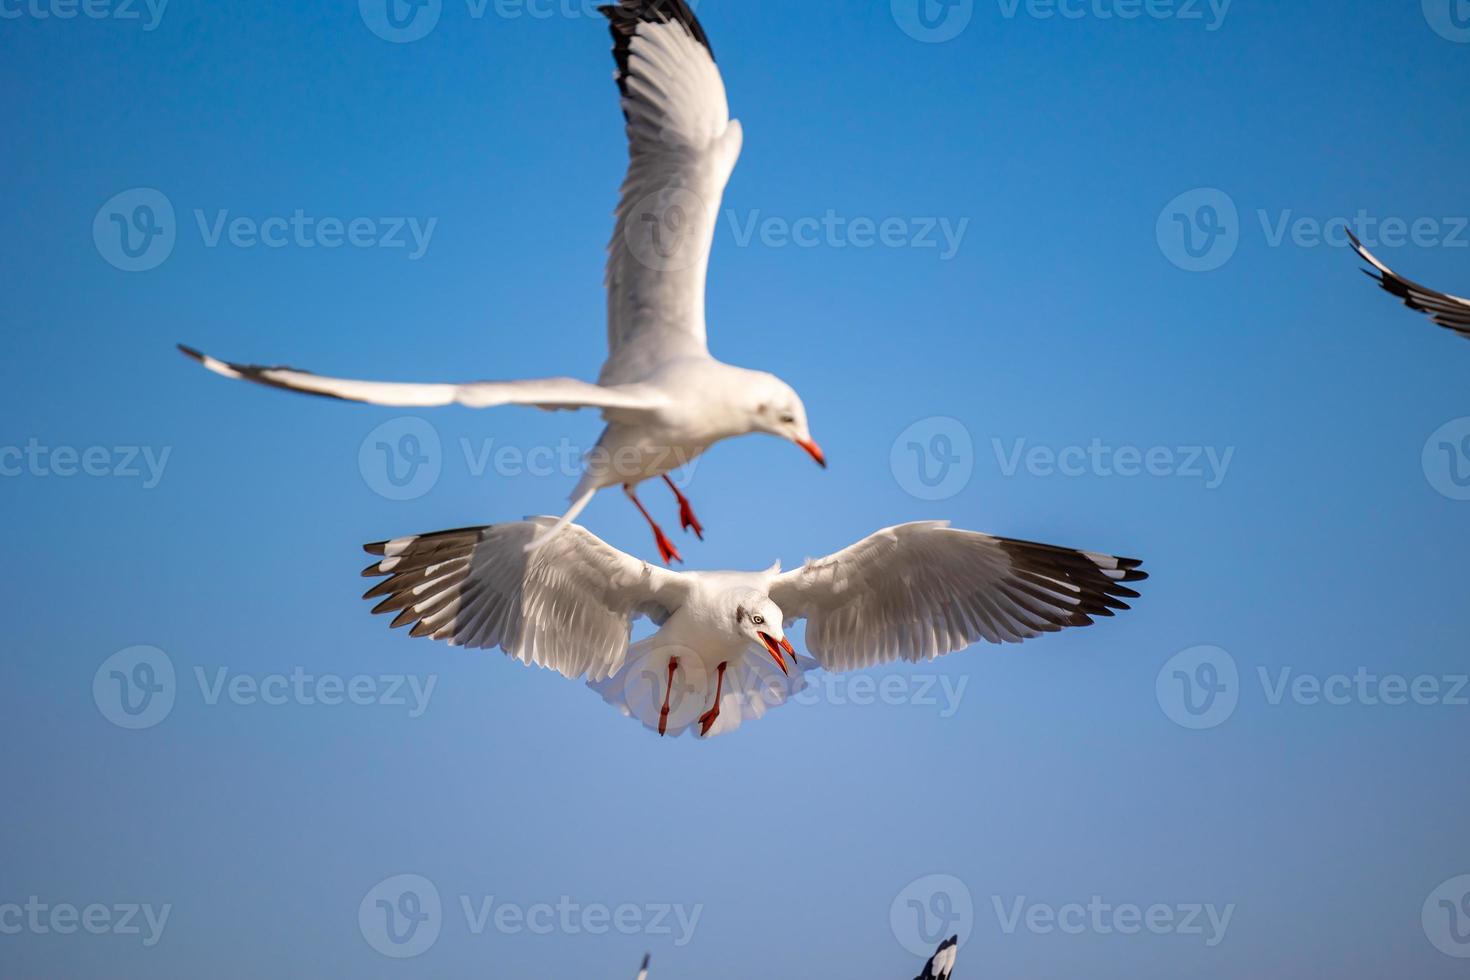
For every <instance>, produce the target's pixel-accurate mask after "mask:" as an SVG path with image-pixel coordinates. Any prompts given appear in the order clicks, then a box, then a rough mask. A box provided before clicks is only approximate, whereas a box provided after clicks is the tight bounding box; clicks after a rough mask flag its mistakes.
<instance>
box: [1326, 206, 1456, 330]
mask: <svg viewBox="0 0 1470 980" xmlns="http://www.w3.org/2000/svg"><path fill="white" fill-rule="evenodd" d="M1348 237H1349V238H1351V239H1352V240H1353V248H1354V249H1355V250H1356V251H1357V253H1358V255H1359V256H1361V257H1362V259H1363V261H1364V262H1367V263H1368V264H1369V265H1371V266H1372V267H1373V270H1372V271H1369V270H1367V269H1364V270H1363V272H1364V273H1366V274H1367V276H1368V278H1370V279H1372V280H1373V281H1375V282H1377V283H1378V285H1380V286H1382V287H1383V288H1384V290H1386V291H1387V292H1389V293H1392V294H1393V295H1395V296H1397V297H1398V298H1399V299H1401V300H1403V301H1404V305H1405V306H1407V307H1408V308H1409V309H1411V310H1415V311H1417V312H1419V313H1427V314H1429V316H1430V317H1431V318H1433V320H1434V322H1435V323H1437V324H1439V325H1440V326H1441V327H1444V328H1445V329H1447V330H1453V331H1455V332H1456V333H1458V334H1459V335H1460V336H1461V337H1470V299H1461V298H1460V297H1459V296H1451V295H1450V294H1449V293H1442V292H1440V291H1439V290H1437V289H1430V288H1429V287H1428V286H1421V285H1419V284H1418V283H1417V282H1415V281H1414V280H1412V279H1405V278H1404V277H1403V276H1401V275H1399V274H1398V273H1397V272H1394V271H1393V270H1392V269H1390V268H1389V267H1388V266H1386V265H1384V264H1383V263H1382V262H1380V261H1378V258H1377V257H1376V256H1375V255H1374V254H1373V253H1372V252H1370V251H1368V249H1367V247H1366V246H1365V245H1364V244H1363V243H1362V242H1361V241H1359V240H1358V236H1357V235H1354V234H1353V233H1352V232H1348Z"/></svg>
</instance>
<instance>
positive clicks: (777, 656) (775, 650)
mask: <svg viewBox="0 0 1470 980" xmlns="http://www.w3.org/2000/svg"><path fill="white" fill-rule="evenodd" d="M760 638H761V642H762V643H764V644H765V645H766V652H767V653H769V654H770V655H771V659H772V660H774V661H776V666H777V667H780V668H781V673H783V674H790V673H791V671H790V670H788V669H787V667H786V658H785V657H783V656H781V651H782V650H785V651H786V652H787V653H789V654H791V659H792V660H795V659H796V650H795V649H793V648H792V646H791V641H790V640H788V639H786V637H784V636H783V637H781V642H780V643H777V642H776V641H775V640H774V639H772V638H771V636H770V634H769V633H762V634H760Z"/></svg>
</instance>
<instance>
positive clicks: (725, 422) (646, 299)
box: [180, 0, 827, 563]
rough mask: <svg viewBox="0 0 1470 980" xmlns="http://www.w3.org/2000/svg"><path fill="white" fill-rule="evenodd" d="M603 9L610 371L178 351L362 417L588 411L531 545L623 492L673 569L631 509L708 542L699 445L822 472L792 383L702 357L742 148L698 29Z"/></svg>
mask: <svg viewBox="0 0 1470 980" xmlns="http://www.w3.org/2000/svg"><path fill="white" fill-rule="evenodd" d="M599 9H600V10H601V11H602V13H603V14H605V15H606V16H607V18H608V20H609V21H610V22H611V25H612V36H613V56H614V58H615V60H616V62H617V73H616V77H617V82H618V88H619V90H620V91H621V93H622V105H623V115H624V117H625V119H626V122H627V136H628V152H629V164H628V174H627V177H626V178H625V179H624V181H623V187H622V198H621V200H620V201H619V202H618V207H617V211H616V215H617V223H616V226H615V228H614V230H613V237H612V241H611V243H610V244H609V245H608V262H607V277H606V286H607V336H608V358H607V362H606V363H605V364H604V365H603V368H602V374H601V375H600V376H599V378H598V379H597V383H596V384H591V383H588V382H585V381H578V380H576V379H573V378H543V379H539V380H534V381H479V382H471V383H468V384H401V383H395V382H383V381H351V380H347V379H343V378H327V377H322V376H321V375H316V374H311V373H309V372H306V371H298V370H295V369H292V368H287V367H260V366H256V365H246V364H233V363H229V362H226V361H221V360H217V359H215V358H213V357H210V356H208V355H207V354H203V353H201V352H199V351H197V350H194V349H193V348H190V347H184V346H182V345H180V349H181V350H182V351H183V352H184V353H185V354H187V355H189V356H190V357H193V358H195V359H196V360H198V361H199V362H200V363H201V364H203V365H204V366H205V367H206V368H208V369H209V370H211V371H213V372H215V373H216V374H221V375H224V376H225V377H227V378H240V379H243V380H245V381H254V382H256V383H257V384H263V385H270V386H272V387H275V388H285V389H287V390H289V391H299V392H304V393H307V394H312V395H322V396H326V397H329V398H340V399H344V400H347V401H356V402H367V403H369V404H372V405H391V406H395V407H410V406H414V407H417V406H435V405H450V404H455V403H458V404H461V405H467V406H469V407H471V408H488V407H490V406H493V405H533V406H535V407H537V408H542V409H546V410H548V411H555V410H560V409H582V408H593V409H598V410H600V411H601V413H602V417H603V419H604V421H606V422H607V428H606V429H605V430H604V431H603V433H602V437H601V439H600V440H599V441H598V444H597V448H596V449H595V450H594V451H593V452H592V453H589V454H588V457H587V460H586V462H585V471H584V474H583V476H582V479H581V481H580V482H579V483H578V484H577V487H576V489H575V490H573V492H572V497H571V499H572V505H571V508H570V509H569V510H568V511H567V512H566V514H565V515H563V517H562V518H561V520H560V521H558V522H557V523H556V524H555V525H553V526H552V527H551V528H549V529H548V530H547V533H546V535H545V537H543V538H541V539H538V541H537V542H536V543H535V545H533V546H539V545H540V544H542V543H544V542H545V541H546V540H548V539H549V538H550V537H551V535H552V534H555V533H557V532H559V531H561V530H562V529H563V528H565V527H566V525H567V524H569V523H570V522H571V521H572V520H574V519H575V518H576V517H577V515H578V514H580V513H581V512H582V509H583V508H584V507H586V506H587V504H588V503H589V502H590V501H591V500H592V495H593V494H595V493H596V492H597V491H598V490H601V489H603V488H604V487H611V486H618V485H621V486H622V487H623V489H624V491H625V492H626V493H627V495H628V497H629V499H631V500H632V501H633V503H634V504H635V505H636V506H637V507H638V510H639V511H640V512H641V513H642V514H643V516H644V518H646V519H647V520H648V523H649V525H650V526H651V527H652V528H653V534H654V540H655V542H656V543H657V545H658V549H659V555H660V557H661V558H662V559H663V560H664V562H665V563H668V562H669V561H671V560H680V561H682V560H683V559H682V558H680V556H679V552H678V550H677V549H676V548H675V547H674V545H673V543H672V542H670V541H669V539H668V537H667V536H666V535H665V534H664V532H663V530H662V529H660V527H659V526H658V523H657V522H656V521H654V519H653V518H652V516H650V515H649V513H648V511H647V509H645V508H644V506H643V504H642V503H641V502H639V500H638V497H637V494H636V487H637V485H638V484H640V483H642V482H643V481H644V480H650V479H653V478H655V477H663V479H664V481H665V482H667V483H668V485H669V488H670V489H671V490H673V491H674V495H675V497H676V498H677V500H678V503H679V521H680V524H681V526H682V527H683V528H684V529H685V530H693V531H694V533H695V534H697V535H699V536H700V537H701V538H703V537H704V529H703V528H702V527H701V526H700V524H699V521H698V520H697V519H696V518H695V516H694V511H693V509H692V508H691V507H690V505H689V501H688V500H687V499H686V498H685V497H684V495H683V494H682V493H681V492H680V491H679V488H678V487H677V486H676V485H675V484H674V481H673V480H671V479H670V478H669V476H668V474H669V473H670V472H671V471H673V470H676V469H678V468H680V467H682V466H685V465H687V464H688V463H689V462H690V461H692V460H693V459H694V458H695V457H696V456H698V455H700V454H701V453H703V452H704V451H705V450H706V449H708V448H709V447H710V446H712V445H714V444H715V443H717V442H719V441H721V440H722V439H729V438H732V437H734V436H743V435H749V434H751V433H757V432H762V433H767V434H770V435H775V436H779V437H781V438H783V439H788V440H790V441H791V442H794V443H796V444H797V445H798V446H800V447H801V448H802V449H804V450H806V451H807V452H808V453H809V454H810V455H811V456H812V458H813V459H815V460H816V461H817V462H818V463H819V464H821V465H822V466H824V467H825V466H826V465H827V463H826V459H825V458H824V457H823V455H822V450H821V449H820V448H819V447H818V446H817V444H816V442H814V441H813V440H812V436H811V431H810V429H809V428H808V427H807V417H806V407H805V406H804V405H803V404H802V401H801V398H799V397H798V396H797V394H796V392H795V390H793V389H792V387H791V386H790V385H788V384H786V383H785V382H784V381H782V380H781V379H779V378H777V377H776V376H774V375H772V374H768V373H766V372H764V371H751V370H746V369H744V368H738V367H734V366H732V365H729V364H725V363H722V362H720V361H717V360H715V359H714V358H713V357H711V356H710V353H709V347H708V344H707V342H706V334H705V319H704V291H705V277H706V274H707V270H708V265H709V255H710V249H711V247H712V246H713V243H714V233H715V222H716V218H717V215H718V213H719V208H720V202H721V200H722V199H723V197H724V192H725V184H726V183H727V182H728V181H729V179H730V173H731V171H732V170H733V169H734V167H735V161H736V158H738V157H739V155H740V145H741V139H742V137H741V129H740V123H739V122H737V121H735V120H733V119H731V118H730V110H729V106H728V104H727V102H726V99H725V83H724V81H723V80H722V79H721V78H720V72H719V69H718V68H716V67H715V58H714V54H713V52H712V51H711V50H710V46H709V39H708V38H707V37H705V33H704V28H703V27H701V26H700V23H699V21H698V20H697V19H696V18H695V16H694V13H693V12H692V11H691V10H690V9H689V7H688V5H687V4H686V3H685V0H619V2H618V3H617V4H614V5H610V6H605V7H601V8H599Z"/></svg>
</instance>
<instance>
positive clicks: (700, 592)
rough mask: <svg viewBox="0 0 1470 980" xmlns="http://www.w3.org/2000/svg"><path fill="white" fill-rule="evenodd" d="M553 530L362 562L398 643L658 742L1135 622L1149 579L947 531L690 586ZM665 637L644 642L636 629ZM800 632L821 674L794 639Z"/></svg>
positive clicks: (438, 543)
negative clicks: (582, 694) (824, 690)
mask: <svg viewBox="0 0 1470 980" xmlns="http://www.w3.org/2000/svg"><path fill="white" fill-rule="evenodd" d="M554 523H555V522H554V520H553V519H552V518H550V517H541V518H535V519H532V520H528V521H519V522H513V523H506V524H496V525H492V526H489V527H476V528H466V529H462V530H457V531H443V532H440V533H437V534H425V535H418V536H412V537H404V538H398V539H396V540H393V541H382V542H379V543H377V544H370V545H366V546H364V548H365V550H366V551H367V552H368V554H370V555H374V556H377V558H378V560H377V561H376V562H374V563H373V564H372V565H369V566H368V567H367V568H366V569H364V570H363V575H364V576H365V577H368V578H380V579H382V581H380V582H378V583H376V584H375V585H374V586H373V587H372V588H370V589H369V590H368V591H367V593H366V595H364V597H363V598H365V599H369V600H373V599H377V600H380V601H379V602H378V604H377V606H376V607H375V608H374V609H373V612H375V613H380V614H384V613H392V614H393V615H394V619H393V623H392V625H393V628H395V629H396V628H400V627H404V626H411V627H412V630H411V635H412V636H415V637H428V638H431V639H435V640H445V641H447V642H449V643H450V644H452V645H454V646H461V647H467V648H471V649H494V648H496V647H499V648H500V649H501V650H503V651H504V652H505V653H506V654H508V655H509V656H511V657H513V658H515V659H516V660H519V661H521V662H522V663H524V664H528V665H529V664H534V665H536V666H539V667H543V668H548V669H551V670H555V671H557V672H559V673H561V674H562V675H564V676H565V677H568V678H570V679H572V680H580V679H584V678H585V680H586V682H587V684H588V686H589V687H591V688H592V689H593V690H594V691H596V692H597V693H598V694H600V695H601V696H602V697H603V699H604V700H605V701H606V702H607V703H608V704H610V705H612V706H614V707H616V708H618V709H619V710H620V711H622V713H623V714H624V715H627V716H630V717H633V718H635V719H637V720H638V721H640V722H641V723H642V724H643V725H645V726H646V727H648V728H650V729H652V730H654V731H657V732H658V734H659V735H661V736H662V735H681V734H684V733H685V732H694V731H696V730H697V732H698V735H699V736H700V737H704V736H713V735H721V734H725V733H728V732H731V731H734V730H735V729H736V728H738V727H739V725H740V723H741V721H742V719H744V718H759V717H761V716H762V715H764V714H765V712H766V710H767V709H768V708H771V707H775V706H777V705H780V704H783V703H785V702H786V701H787V700H788V699H789V698H790V697H791V696H793V695H794V694H796V693H797V692H799V691H801V690H802V689H804V687H805V686H806V683H805V680H804V673H805V672H806V671H810V670H818V669H820V670H827V671H833V672H837V671H848V670H861V669H866V668H870V667H875V666H878V665H880V664H887V663H892V662H894V661H899V660H902V661H907V662H909V663H924V662H927V661H931V660H934V659H936V658H937V657H941V656H944V655H945V654H948V653H953V652H955V651H957V650H961V649H963V648H965V647H967V646H969V645H970V644H972V643H975V642H976V641H979V640H986V641H989V642H991V643H1019V642H1021V641H1023V640H1027V639H1031V638H1034V637H1038V636H1040V635H1041V634H1043V633H1054V632H1057V631H1059V630H1061V629H1063V628H1065V627H1068V626H1089V625H1091V624H1092V622H1093V618H1094V617H1098V616H1112V615H1113V613H1114V611H1115V610H1124V609H1127V608H1129V607H1128V605H1127V603H1126V602H1124V601H1123V600H1125V599H1135V598H1137V597H1138V593H1137V592H1135V591H1133V590H1132V589H1131V588H1129V587H1128V585H1127V584H1125V583H1133V582H1138V581H1141V580H1142V579H1145V578H1147V577H1148V576H1147V574H1146V573H1144V572H1143V571H1142V570H1141V568H1140V564H1141V563H1140V562H1138V561H1136V560H1133V559H1128V558H1118V557H1115V556H1112V555H1105V554H1099V553H1096V552H1090V551H1074V550H1072V549H1070V548H1058V547H1053V546H1051V545H1044V544H1032V543H1029V542H1025V541H1016V540H1011V539H1008V538H999V537H993V536H991V535H989V534H981V533H978V532H975V531H964V530H958V529H955V528H952V527H951V526H950V525H949V524H948V523H947V522H944V521H929V522H921V523H914V524H903V525H899V526H897V527H890V528H887V529H884V530H881V531H878V532H876V533H875V534H872V535H870V536H868V537H867V538H864V539H863V540H862V541H859V542H858V543H857V544H854V545H852V546H851V547H849V548H846V549H844V550H842V551H839V552H837V553H836V554H833V555H829V556H828V557H826V558H821V559H816V560H811V561H808V562H806V563H805V564H804V565H803V566H802V567H801V568H799V569H796V570H794V571H790V572H785V573H783V572H782V571H781V566H780V564H779V563H777V564H776V565H774V566H772V567H771V568H769V569H767V570H765V571H763V572H730V571H719V572H679V571H674V570H672V569H668V568H664V567H662V566H658V565H653V564H649V563H648V562H644V561H640V560H639V559H636V558H633V557H632V556H630V555H627V554H624V553H623V552H621V551H619V550H618V549H616V548H614V547H612V546H611V545H609V544H607V543H605V542H603V541H602V540H600V539H599V538H598V537H597V536H596V535H594V534H592V532H590V531H588V530H586V529H585V528H582V527H580V526H579V525H576V524H571V525H568V526H567V527H566V528H564V529H563V531H562V533H561V534H559V535H557V537H556V538H554V539H552V540H550V541H548V542H546V543H545V544H544V545H543V546H542V547H540V548H538V549H536V550H535V551H534V552H527V550H526V547H525V546H526V544H527V543H528V542H530V541H533V540H536V539H537V538H538V536H539V535H540V534H541V533H542V532H543V531H544V530H545V529H546V528H548V527H550V526H552V525H553V524H554ZM640 616H641V617H646V618H648V619H649V620H651V621H652V622H653V624H654V625H655V626H657V627H658V630H657V632H655V633H654V634H653V635H652V636H649V637H647V638H646V639H642V640H639V641H638V642H636V643H632V642H630V641H631V630H632V624H633V621H634V620H635V619H637V618H638V617H640ZM798 620H806V622H807V628H806V644H807V646H808V647H809V648H810V651H811V654H812V656H811V657H810V658H808V657H804V656H798V655H797V654H796V651H795V649H794V648H793V647H792V644H791V641H790V640H788V639H787V638H786V633H785V627H786V626H787V625H788V624H790V623H793V622H795V621H798Z"/></svg>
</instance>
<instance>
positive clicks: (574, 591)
mask: <svg viewBox="0 0 1470 980" xmlns="http://www.w3.org/2000/svg"><path fill="white" fill-rule="evenodd" d="M551 523H553V522H552V520H551V518H537V519H536V520H534V521H520V522H516V523H509V524H496V525H492V526H490V527H476V528H467V529H464V530H460V531H442V532H440V533H438V534H422V535H417V536H414V537H408V538H399V539H397V540H395V541H383V542H380V543H378V544H370V545H367V546H366V551H367V552H368V553H369V554H372V555H380V556H382V557H381V560H380V561H378V562H376V563H374V564H372V565H370V566H368V567H367V568H366V569H364V570H363V575H364V576H368V577H373V576H382V577H384V580H383V581H382V582H379V583H378V584H377V585H375V586H373V588H371V589H369V590H368V592H367V594H366V595H364V596H363V598H365V599H382V602H380V603H378V605H377V607H376V608H374V609H373V612H375V613H396V614H397V615H396V618H395V619H394V620H393V628H394V629H397V628H399V627H402V626H407V625H409V624H410V623H411V624H413V630H412V635H413V636H418V637H424V636H426V637H430V638H432V639H435V640H446V641H448V642H449V643H450V644H451V645H454V646H462V647H470V648H473V649H492V648H494V647H500V648H501V649H502V650H504V651H505V652H506V653H508V654H510V655H511V656H512V657H514V658H516V659H517V660H519V661H521V662H522V663H526V664H536V665H537V666H539V667H548V668H550V669H552V670H555V671H558V672H560V673H562V674H564V675H566V676H567V677H570V678H572V679H577V678H580V677H583V676H585V677H587V678H588V679H589V680H593V681H599V680H603V679H605V678H606V677H608V676H609V675H610V674H612V673H614V672H616V671H617V670H618V669H619V668H620V667H621V666H622V664H623V657H624V655H625V654H626V653H627V650H628V635H629V631H630V630H631V628H632V622H633V619H634V618H635V617H637V616H640V615H643V616H649V617H650V618H653V619H655V620H658V621H662V620H663V619H666V618H667V617H668V616H669V615H671V614H672V613H673V611H674V610H676V609H678V608H679V606H681V605H683V602H684V597H685V595H686V591H687V585H686V581H685V579H684V577H683V576H681V575H680V574H679V573H677V572H671V571H668V570H666V569H662V568H656V567H654V566H652V565H649V564H648V563H647V562H642V561H639V560H638V559H636V558H633V557H632V556H630V555H625V554H624V553H623V552H621V551H619V550H618V549H616V548H614V547H612V546H611V545H609V544H607V543H606V542H604V541H602V540H601V539H599V538H598V537H597V536H596V535H594V534H593V533H592V532H590V531H588V530H586V529H585V528H581V527H577V526H576V525H572V526H570V527H568V528H566V529H565V530H564V531H563V532H562V533H561V534H558V535H557V536H556V537H555V538H553V539H551V540H549V541H547V542H545V544H543V545H542V546H541V547H539V548H538V549H537V550H536V551H534V552H531V553H527V551H526V545H527V544H529V543H530V542H531V539H532V538H533V537H534V536H535V535H537V534H539V533H541V532H542V531H544V530H545V529H546V527H547V526H548V525H550V524H551Z"/></svg>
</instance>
